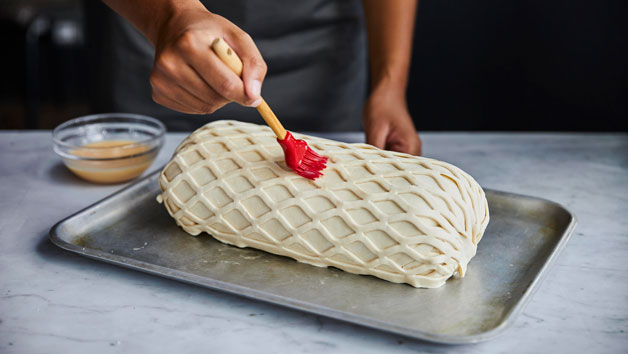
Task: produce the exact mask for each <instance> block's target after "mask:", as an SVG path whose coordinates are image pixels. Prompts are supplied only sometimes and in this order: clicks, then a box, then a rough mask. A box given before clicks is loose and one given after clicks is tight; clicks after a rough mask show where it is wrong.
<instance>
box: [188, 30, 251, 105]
mask: <svg viewBox="0 0 628 354" xmlns="http://www.w3.org/2000/svg"><path fill="white" fill-rule="evenodd" d="M210 45H211V38H200V37H199V36H196V35H194V34H193V33H192V34H188V33H186V34H184V35H183V36H182V38H181V39H180V40H179V41H178V42H177V50H178V51H179V53H180V55H181V56H182V57H183V58H185V60H186V61H187V63H188V64H189V65H190V66H191V67H192V68H193V69H194V70H195V71H196V72H197V73H198V74H199V75H200V77H201V78H202V79H203V80H204V81H205V82H206V83H207V84H209V86H211V88H212V89H213V90H214V91H216V92H217V93H218V94H219V95H221V96H222V97H224V98H225V99H227V100H228V101H235V102H238V103H240V104H244V105H246V104H247V103H250V102H251V99H250V98H249V97H248V96H247V95H246V93H245V91H244V84H243V82H242V80H241V79H240V78H239V77H238V76H237V75H236V74H235V73H233V72H232V71H231V69H229V67H228V66H227V65H225V64H224V63H223V62H222V61H221V60H220V58H218V56H217V55H216V54H215V53H214V51H213V50H211V47H210Z"/></svg>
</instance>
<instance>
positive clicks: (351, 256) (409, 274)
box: [159, 121, 489, 287]
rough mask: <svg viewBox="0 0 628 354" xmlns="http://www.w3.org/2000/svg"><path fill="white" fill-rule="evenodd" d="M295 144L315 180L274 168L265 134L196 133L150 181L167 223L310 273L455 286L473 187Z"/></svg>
mask: <svg viewBox="0 0 628 354" xmlns="http://www.w3.org/2000/svg"><path fill="white" fill-rule="evenodd" d="M295 136H296V137H297V138H305V139H306V140H307V141H308V143H309V145H310V146H311V147H312V148H314V149H316V150H317V151H319V152H320V153H322V154H324V155H326V156H328V157H329V159H330V161H329V164H328V167H327V168H326V169H325V170H324V176H323V177H321V178H319V179H317V180H316V181H310V180H307V179H304V178H302V177H299V176H298V175H296V174H294V173H293V172H291V171H290V170H289V169H288V168H287V167H286V165H285V163H284V160H283V152H282V150H281V148H280V146H279V145H278V144H277V142H276V140H275V137H274V136H273V134H272V132H271V131H270V129H268V128H267V127H262V126H258V125H254V124H247V123H240V122H235V121H218V122H214V123H210V124H207V125H206V126H204V127H202V128H200V129H198V130H197V131H195V132H194V133H193V134H191V135H190V136H189V137H188V138H187V139H185V140H184V141H183V142H182V143H181V145H180V146H179V147H178V149H177V151H176V152H175V154H174V156H173V158H172V160H171V161H170V162H169V163H168V164H167V165H166V167H165V168H164V170H163V171H162V174H161V176H160V180H159V183H160V186H161V189H162V191H163V194H162V195H161V198H162V199H163V201H164V203H165V205H166V207H167V209H168V212H169V213H170V215H172V216H173V217H174V218H175V220H176V221H177V223H178V224H179V225H180V226H181V227H182V228H183V229H184V230H185V231H187V232H189V233H190V234H192V235H198V234H199V233H201V232H203V231H205V232H207V233H209V234H210V235H212V236H213V237H215V238H216V239H218V240H220V241H222V242H225V243H229V244H232V245H236V246H238V247H255V248H258V249H262V250H265V251H267V252H271V253H275V254H279V255H284V256H289V257H292V258H295V259H297V260H299V261H301V262H305V263H309V264H312V265H316V266H335V267H337V268H340V269H343V270H345V271H348V272H352V273H358V274H370V275H373V276H376V277H379V278H382V279H386V280H389V281H393V282H405V283H408V284H410V285H412V286H415V287H438V286H441V285H442V284H444V282H445V281H446V280H447V279H448V278H449V277H451V276H452V275H453V274H455V273H458V274H459V275H460V276H463V275H464V273H465V271H466V266H467V263H468V262H469V260H470V259H471V258H472V257H473V256H474V255H475V250H476V246H477V243H478V242H479V241H480V239H481V237H482V234H483V233H484V230H485V228H486V225H487V223H488V218H489V216H488V205H487V202H486V198H485V196H484V192H483V190H482V188H481V187H480V186H479V185H478V184H477V183H476V182H475V181H474V180H473V178H471V177H470V176H469V175H468V174H466V173H464V172H463V171H461V170H460V169H458V168H457V167H455V166H452V165H450V164H447V163H445V162H441V161H436V160H432V159H427V158H422V157H415V156H410V155H406V154H401V153H395V152H389V151H383V150H379V149H377V148H374V147H372V146H370V145H365V144H345V143H341V142H336V141H331V140H325V139H320V138H315V137H308V136H302V135H299V134H295Z"/></svg>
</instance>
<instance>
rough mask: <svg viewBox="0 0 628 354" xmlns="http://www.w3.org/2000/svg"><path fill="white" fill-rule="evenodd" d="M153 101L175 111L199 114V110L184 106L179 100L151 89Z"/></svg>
mask: <svg viewBox="0 0 628 354" xmlns="http://www.w3.org/2000/svg"><path fill="white" fill-rule="evenodd" d="M153 101H155V102H156V103H158V104H160V105H162V106H164V107H166V108H170V109H172V110H174V111H177V112H181V113H187V114H199V112H197V111H196V110H195V109H193V108H191V107H188V106H185V105H183V104H182V103H181V102H178V101H175V100H174V99H172V98H170V97H168V96H165V95H163V94H161V93H159V92H155V91H153Z"/></svg>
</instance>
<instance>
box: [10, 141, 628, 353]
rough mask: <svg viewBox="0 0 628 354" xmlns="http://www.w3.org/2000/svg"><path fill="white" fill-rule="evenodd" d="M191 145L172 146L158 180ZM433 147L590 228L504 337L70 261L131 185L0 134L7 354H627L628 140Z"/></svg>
mask: <svg viewBox="0 0 628 354" xmlns="http://www.w3.org/2000/svg"><path fill="white" fill-rule="evenodd" d="M183 137H184V135H183V134H169V135H168V138H167V144H166V146H165V147H164V149H163V150H162V152H161V153H160V155H159V157H158V160H157V162H156V163H155V164H154V165H153V166H152V167H151V169H149V170H155V169H157V168H159V166H161V165H162V164H164V163H165V162H166V161H167V160H168V158H169V156H170V154H171V153H172V151H173V150H174V148H175V146H176V144H177V143H178V142H179V141H181V140H182V139H183ZM334 137H335V138H337V139H344V140H352V141H359V140H361V139H362V135H361V134H344V135H334ZM422 137H423V142H424V153H425V155H426V156H428V157H433V158H437V159H441V160H445V161H447V162H450V163H453V164H455V165H457V166H459V167H461V168H462V169H464V170H465V171H467V172H468V173H470V174H471V175H472V176H474V177H475V178H476V179H477V180H478V182H479V183H480V184H481V185H482V186H484V187H488V188H493V189H498V190H504V191H508V192H514V193H521V194H528V195H533V196H538V197H543V198H546V199H550V200H553V201H556V202H559V203H561V204H563V205H564V206H566V207H567V208H569V209H570V210H571V211H572V212H573V213H575V214H576V216H577V217H578V220H579V224H578V227H577V228H576V231H575V233H574V235H573V236H572V238H571V240H570V241H569V243H568V244H567V246H566V247H565V249H564V250H563V252H562V253H561V255H560V256H559V258H558V259H557V261H556V262H555V263H554V265H553V267H552V268H551V270H550V272H549V274H548V276H547V277H546V279H545V280H544V281H543V283H542V284H541V286H540V288H539V290H538V291H537V293H536V294H535V295H534V297H533V298H532V301H531V302H530V303H529V305H528V306H527V307H526V308H525V310H524V311H523V312H522V313H521V314H520V315H519V317H518V318H517V319H516V321H515V324H514V326H513V327H512V328H510V329H508V330H507V331H505V332H504V333H503V335H501V336H500V337H498V338H496V339H494V340H491V341H488V342H484V343H479V344H473V345H464V346H444V345H437V344H430V343H426V342H420V341H415V340H409V339H407V338H403V337H399V336H396V335H391V334H387V333H383V332H379V331H375V330H370V329H366V328H362V327H360V326H356V325H350V324H346V323H343V322H339V321H336V320H331V319H326V318H322V317H320V316H314V315H310V314H305V313H302V312H298V311H293V310H289V309H284V308H281V307H277V306H273V305H269V304H265V303H261V302H258V301H253V300H247V299H243V298H239V297H236V296H232V295H227V294H223V293H220V292H215V291H211V290H207V289H203V288H200V287H196V286H192V285H187V284H182V283H179V282H176V281H171V280H167V279H162V278H159V277H156V276H151V275H147V274H143V273H140V272H135V271H131V270H127V269H122V268H118V267H115V266H112V265H108V264H104V263H100V262H97V261H93V260H90V259H87V258H83V257H80V256H78V255H74V254H71V253H69V252H66V251H63V250H61V249H58V248H57V247H56V246H54V245H52V244H51V243H50V242H49V241H48V231H49V229H50V227H51V226H52V225H53V224H54V223H56V222H57V221H59V220H60V219H62V218H64V217H66V216H68V215H70V214H71V213H73V212H75V211H77V210H79V209H81V208H83V207H85V206H87V205H89V204H91V203H94V202H96V201H97V200H99V199H101V198H103V197H105V196H106V195H108V194H110V193H112V192H114V191H115V190H117V189H119V188H120V187H121V185H114V186H98V185H93V184H89V183H86V182H83V181H81V180H79V179H77V178H75V177H74V176H73V175H72V174H71V173H70V172H69V171H68V170H67V169H66V168H65V167H64V166H63V165H62V163H61V161H60V160H59V159H58V158H57V157H56V156H55V154H54V153H53V151H52V147H51V146H52V140H51V136H50V132H0V352H2V353H49V352H59V353H74V352H76V353H85V352H89V353H109V352H132V353H137V352H151V353H152V352H173V353H179V352H211V353H312V352H313V353H316V352H325V353H409V352H428V353H444V352H454V353H543V352H552V353H574V352H589V353H625V352H626V350H627V349H626V348H628V333H627V332H628V136H627V135H625V134H528V133H425V134H423V135H422ZM480 247H481V244H480Z"/></svg>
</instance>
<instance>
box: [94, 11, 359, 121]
mask: <svg viewBox="0 0 628 354" xmlns="http://www.w3.org/2000/svg"><path fill="white" fill-rule="evenodd" d="M203 3H204V4H205V6H206V7H207V9H209V10H210V11H212V12H214V13H217V14H219V15H221V16H224V17H225V18H227V19H228V20H230V21H232V22H233V23H235V24H236V25H237V26H239V27H240V28H242V29H243V30H244V31H245V32H247V33H249V34H250V35H251V36H252V37H253V40H254V41H255V43H256V44H257V46H258V48H259V49H260V51H261V53H262V55H263V57H264V59H265V61H266V63H267V64H268V75H267V77H266V80H265V81H264V85H263V87H262V95H263V97H264V98H265V99H266V101H267V102H268V104H269V105H270V106H271V108H272V109H273V110H274V111H275V113H276V114H277V116H278V117H279V119H280V120H281V121H282V122H283V124H284V125H285V127H286V129H288V130H297V131H343V130H344V131H346V130H359V129H360V127H361V114H362V105H363V104H364V99H365V95H366V88H367V59H366V52H367V50H366V35H365V26H364V16H363V12H362V5H361V1H360V0H308V1H291V0H273V1H268V0H266V1H262V0H236V1H234V0H230V1H220V0H206V1H203ZM85 7H86V15H87V16H86V23H87V29H88V46H89V53H90V64H92V65H93V70H92V74H93V77H92V79H91V82H92V86H93V85H97V86H96V87H95V90H93V92H92V93H93V95H92V98H93V102H94V103H95V106H94V108H95V110H98V111H122V112H133V113H140V114H146V115H149V116H153V117H157V118H159V119H161V120H162V121H164V123H166V125H167V127H168V128H169V129H170V130H192V129H196V128H197V127H199V126H201V125H203V124H205V123H207V122H209V121H212V120H217V119H236V120H240V121H246V122H254V123H258V124H262V123H263V120H262V118H261V117H260V116H259V115H258V114H257V111H256V110H255V109H252V108H246V107H242V106H240V105H238V104H235V103H231V104H229V105H227V106H225V107H223V108H222V109H220V110H218V111H217V112H215V113H214V114H211V115H204V116H198V115H187V114H183V113H179V112H175V111H172V110H169V109H167V108H164V107H162V106H159V105H158V104H156V103H154V102H153V101H152V99H151V88H150V83H149V76H150V72H151V68H152V64H153V54H154V49H153V47H152V46H151V45H150V43H149V42H148V41H147V40H146V39H145V38H144V37H143V36H142V35H141V34H140V33H139V32H138V31H137V30H136V29H135V28H134V27H133V26H132V25H130V24H129V23H127V22H126V21H125V20H124V19H123V18H121V17H120V16H118V15H116V14H115V13H113V12H112V11H110V10H108V9H107V8H105V7H104V5H102V4H100V2H99V1H93V0H87V1H86V2H85ZM208 50H210V49H209V48H208Z"/></svg>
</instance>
